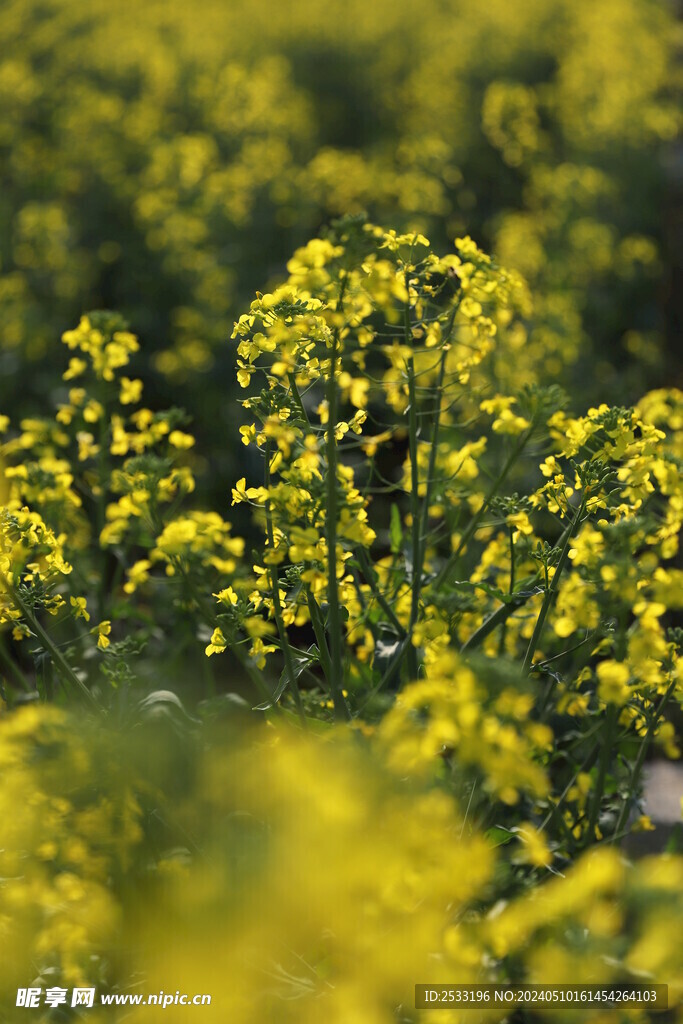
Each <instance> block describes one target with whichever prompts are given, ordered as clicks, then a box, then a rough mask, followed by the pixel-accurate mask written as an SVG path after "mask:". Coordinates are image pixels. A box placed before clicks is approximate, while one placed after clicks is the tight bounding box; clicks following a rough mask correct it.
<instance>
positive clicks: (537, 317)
mask: <svg viewBox="0 0 683 1024" xmlns="http://www.w3.org/2000/svg"><path fill="white" fill-rule="evenodd" d="M679 39H680V26H679V24H678V22H677V21H676V10H675V5H674V4H673V3H669V2H667V0H551V2H549V0H523V2H522V0H520V2H518V3H514V4H513V3H510V2H509V0H489V2H487V3H486V4H480V5H477V6H476V7H473V6H472V4H470V3H465V2H463V0H426V2H425V3H423V4H421V5H419V7H416V6H415V5H414V4H409V3H407V2H406V0H400V2H397V0H373V2H372V3H367V2H366V0H332V2H329V3H326V4H320V3H314V2H313V0H292V2H290V3H276V2H274V0H249V2H246V0H194V2H193V3H192V4H186V3H181V2H180V0H146V2H131V0H120V2H117V3H115V4H112V3H111V2H110V0H5V2H4V3H3V4H2V6H1V8H0V54H2V56H1V57H0V109H1V110H2V119H1V122H0V406H1V407H2V409H3V411H4V412H6V413H9V414H10V415H11V416H12V418H13V419H14V418H15V417H17V418H18V417H20V416H22V415H27V414H31V413H32V412H35V411H36V410H37V409H42V408H44V406H45V403H46V402H47V403H48V404H50V405H51V404H52V402H53V401H57V400H59V399H60V397H62V396H61V395H60V393H59V391H58V389H59V384H57V383H56V382H58V381H59V379H60V375H61V370H62V368H63V352H62V346H61V344H60V341H59V339H60V335H61V332H62V331H63V330H65V329H66V328H68V327H70V326H73V325H74V324H75V323H76V322H77V320H78V316H79V315H80V313H81V312H82V311H84V310H88V309H92V308H112V309H118V310H120V311H121V312H122V313H123V314H124V316H125V317H126V318H127V319H128V320H129V321H130V323H131V328H132V329H133V330H134V331H135V332H136V333H137V334H139V335H140V338H141V341H142V351H141V353H140V354H139V356H138V357H137V364H136V366H135V367H134V370H135V373H136V375H139V376H142V377H143V379H144V380H145V391H146V395H147V400H148V401H149V402H150V404H154V405H156V406H157V407H166V406H169V405H181V406H183V407H185V408H187V409H188V410H189V412H190V413H191V414H192V416H193V418H194V427H195V432H196V433H197V435H198V440H199V442H200V443H199V444H198V446H197V450H201V451H202V452H203V453H205V456H206V457H207V461H208V465H209V467H210V469H211V473H210V476H209V482H208V483H207V484H205V487H206V488H207V489H208V490H209V491H212V490H213V491H220V492H221V493H224V491H225V488H226V486H227V484H228V483H229V482H230V481H231V480H232V479H234V474H235V472H236V469H237V468H238V467H237V466H236V459H238V458H239V451H238V450H236V446H235V445H234V444H233V443H232V438H233V437H234V436H235V419H236V417H237V416H238V412H237V409H236V406H235V403H234V401H233V399H234V396H235V394H236V391H237V389H236V385H235V382H234V369H233V366H234V352H233V350H232V345H231V344H230V343H229V342H228V340H227V339H228V338H229V335H230V330H231V326H232V321H233V320H234V319H235V318H236V317H237V315H239V312H240V311H241V310H242V309H243V308H245V306H246V305H247V304H248V302H249V300H250V297H251V296H252V295H253V292H254V290H255V289H257V288H259V289H265V288H267V287H268V285H269V284H270V283H272V282H273V281H275V280H277V279H278V278H279V277H281V276H282V275H283V273H284V264H285V262H286V260H287V258H288V257H289V255H290V254H291V253H292V251H293V250H294V249H295V248H296V247H297V246H299V245H301V244H303V243H304V242H305V241H306V240H307V239H308V238H309V237H310V236H311V235H314V234H316V233H318V232H319V231H320V230H321V229H324V226H325V225H326V224H327V223H329V221H330V220H331V219H333V218H334V217H336V216H338V215H340V214H348V213H354V212H359V211H361V210H366V211H367V212H368V213H369V215H370V216H371V217H372V218H373V219H374V220H375V221H376V222H379V223H384V224H386V226H394V227H397V228H404V227H415V228H419V229H421V230H423V231H425V232H426V233H427V234H428V235H429V237H430V239H431V241H432V242H433V244H434V245H435V247H436V248H437V249H438V248H442V249H444V250H445V249H447V248H448V247H450V246H451V245H452V239H453V237H454V236H455V235H456V234H463V233H465V232H467V233H470V234H471V235H472V236H473V237H474V238H475V239H476V240H477V242H478V243H479V244H481V245H482V246H484V247H485V248H486V249H488V250H489V251H493V252H494V253H495V254H496V255H497V256H498V258H499V259H500V260H501V262H503V263H504V264H505V265H508V266H512V267H514V268H516V269H518V270H519V271H521V272H522V273H523V274H524V275H525V276H526V278H527V279H528V281H529V284H530V286H531V290H532V293H533V294H534V296H535V309H534V314H533V321H532V322H531V323H530V324H529V329H528V335H527V340H526V346H527V348H528V349H529V350H530V351H531V352H533V354H534V360H533V361H534V364H535V365H537V366H538V367H539V371H538V372H539V373H542V374H543V376H544V377H545V379H546V381H547V380H548V379H555V380H558V381H560V382H561V383H562V384H563V385H564V386H565V387H566V388H567V389H568V390H569V392H570V393H574V394H576V395H580V403H579V404H580V406H581V407H585V406H586V405H587V404H588V403H590V402H591V401H598V400H599V401H612V402H619V403H624V404H626V403H628V402H629V401H631V400H634V399H635V398H637V397H639V396H640V395H641V394H642V393H643V391H644V390H645V389H646V388H647V387H653V386H654V387H656V386H659V385H660V384H662V383H663V382H666V383H667V384H671V383H672V382H673V381H674V380H675V377H676V373H677V369H676V339H677V337H680V333H679V329H680V322H679V316H680V313H679V311H678V310H677V308H676V302H675V294H676V291H677V287H678V290H680V284H681V282H680V279H679V280H678V282H677V281H676V278H675V272H674V267H675V266H676V264H677V263H679V262H680V260H679V258H678V257H680V250H678V251H677V248H676V245H677V243H676V238H677V236H680V230H679V229H680V226H681V225H680V222H681V214H680V210H681V152H680V148H679V147H678V144H677V143H676V133H677V128H678V122H679V117H678V111H677V103H676V99H677V92H676V86H677V84H678V83H677V79H678V78H679V77H680V68H676V66H675V63H674V58H675V53H676V46H677V42H678V40H679ZM55 389H57V391H56V390H55Z"/></svg>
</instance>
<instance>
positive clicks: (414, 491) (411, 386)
mask: <svg viewBox="0 0 683 1024" xmlns="http://www.w3.org/2000/svg"><path fill="white" fill-rule="evenodd" d="M409 287H410V286H409V284H408V273H407V271H406V291H408V293H409ZM409 294H410V293H409ZM404 334H405V343H406V346H409V347H411V348H412V344H413V336H412V331H411V328H410V306H409V300H408V301H406V305H405V309H404ZM408 402H409V405H408V445H409V449H410V517H411V520H412V522H411V537H412V544H411V547H412V560H413V580H412V592H411V600H410V621H409V623H408V636H412V633H413V629H414V628H415V624H416V622H417V619H418V615H419V611H420V590H421V588H422V554H421V538H420V494H419V490H418V488H419V481H420V473H419V468H418V462H417V395H416V389H415V362H414V359H413V357H412V355H411V356H410V358H409V359H408ZM407 659H408V674H409V675H410V678H411V679H417V651H416V649H415V647H414V646H413V644H410V646H409V648H408V653H407Z"/></svg>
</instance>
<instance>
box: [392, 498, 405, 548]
mask: <svg viewBox="0 0 683 1024" xmlns="http://www.w3.org/2000/svg"><path fill="white" fill-rule="evenodd" d="M389 541H390V543H391V553H392V555H397V554H398V553H399V551H400V550H401V548H402V547H403V526H402V525H401V513H400V512H399V510H398V505H396V504H395V503H394V504H393V505H392V506H391V522H390V524H389Z"/></svg>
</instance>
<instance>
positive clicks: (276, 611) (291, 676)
mask: <svg viewBox="0 0 683 1024" xmlns="http://www.w3.org/2000/svg"><path fill="white" fill-rule="evenodd" d="M270 453H271V446H270V441H268V442H267V443H266V453H265V455H266V458H265V486H266V490H268V488H269V487H270ZM265 511H266V534H267V537H268V544H269V546H270V551H271V554H273V553H274V552H275V533H274V531H273V513H272V507H271V504H270V498H267V499H266V508H265ZM269 569H270V584H271V591H272V596H273V615H274V616H275V625H276V626H277V631H278V635H279V637H280V647H281V649H282V653H283V655H284V659H285V671H286V672H287V678H288V680H289V686H290V689H291V691H292V694H293V696H294V703H295V704H296V710H297V712H298V715H299V718H300V719H301V724H302V725H304V726H305V725H306V715H305V713H304V706H303V703H302V701H301V691H300V690H299V683H298V682H297V677H296V673H295V671H294V659H293V658H292V649H291V647H290V646H289V637H288V636H287V630H286V628H285V623H284V619H283V617H282V602H281V601H280V583H279V580H278V575H277V570H276V568H275V566H273V565H271V566H270V567H269Z"/></svg>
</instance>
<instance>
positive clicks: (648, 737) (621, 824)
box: [612, 679, 676, 842]
mask: <svg viewBox="0 0 683 1024" xmlns="http://www.w3.org/2000/svg"><path fill="white" fill-rule="evenodd" d="M675 688H676V680H675V679H674V680H672V682H671V685H670V686H669V688H668V690H667V691H666V693H665V694H664V696H663V697H662V699H661V700H660V702H659V704H658V705H657V707H656V709H655V713H654V715H653V716H652V718H651V719H650V722H649V725H648V727H647V732H646V733H645V736H644V738H643V741H642V743H641V744H640V749H639V750H638V756H637V758H636V760H635V763H634V765H633V771H632V772H631V781H630V783H629V787H628V793H627V794H626V797H625V798H624V803H623V805H622V808H621V811H620V812H619V819H618V821H617V824H616V828H615V830H614V835H613V836H612V842H614V841H615V840H616V839H617V838H618V837H620V834H621V833H622V832H623V830H624V828H625V826H626V822H627V821H628V816H629V813H630V811H631V802H632V800H633V797H634V795H635V792H636V790H637V789H638V786H639V785H640V776H641V774H642V771H643V765H644V764H645V758H646V757H647V754H648V751H649V750H650V746H651V745H652V737H653V735H654V731H655V729H656V727H657V722H658V721H659V719H660V718H661V717H662V714H663V713H664V708H665V707H666V705H667V703H668V701H669V698H670V697H671V694H672V693H673V692H674V690H675Z"/></svg>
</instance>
